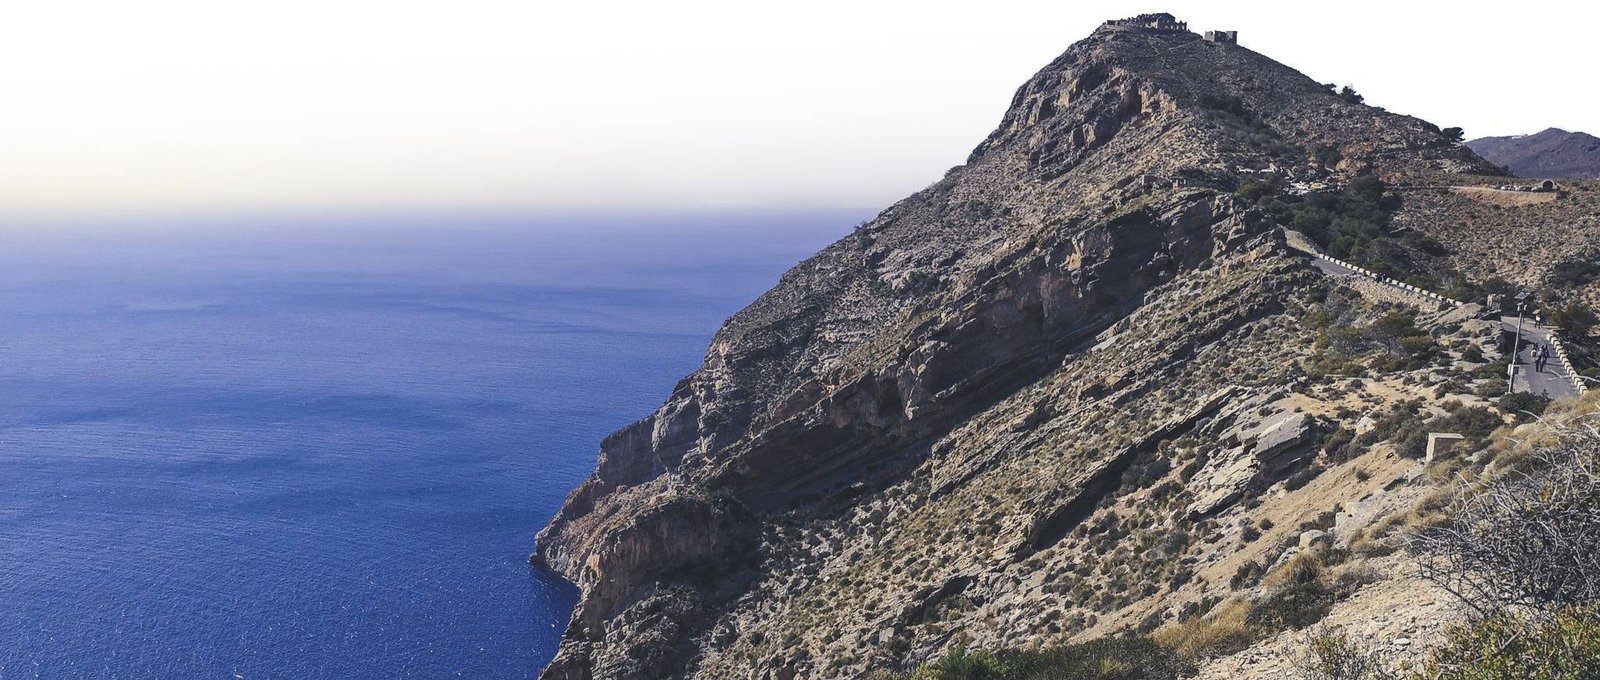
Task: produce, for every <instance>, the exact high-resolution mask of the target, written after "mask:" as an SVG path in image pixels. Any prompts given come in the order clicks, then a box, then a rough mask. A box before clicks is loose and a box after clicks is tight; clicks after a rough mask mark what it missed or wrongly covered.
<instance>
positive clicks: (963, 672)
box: [901, 637, 1195, 680]
mask: <svg viewBox="0 0 1600 680" xmlns="http://www.w3.org/2000/svg"><path fill="white" fill-rule="evenodd" d="M1194 670H1195V669H1194V666H1193V665H1191V664H1189V663H1188V662H1186V661H1184V660H1183V658H1182V657H1180V656H1179V655H1178V653H1177V652H1176V651H1174V650H1173V649H1172V648H1170V647H1167V646H1164V645H1162V644H1160V643H1158V642H1155V641H1154V640H1151V639H1150V638H1147V637H1110V638H1100V639H1097V640H1090V641H1089V642H1084V643H1080V644H1072V645H1062V646H1059V647H1047V648H1044V649H1040V650H1021V649H1003V650H999V651H995V652H989V651H983V650H979V651H971V650H967V649H965V648H962V647H957V648H955V649H951V650H950V651H948V652H945V654H944V656H941V657H939V659H937V660H935V661H934V662H933V663H930V664H928V665H926V666H923V667H922V668H919V669H917V670H916V671H914V672H912V673H911V674H910V676H901V677H909V678H910V680H1056V679H1058V678H1074V679H1081V680H1178V678H1183V677H1187V676H1188V675H1190V674H1192V673H1194Z"/></svg>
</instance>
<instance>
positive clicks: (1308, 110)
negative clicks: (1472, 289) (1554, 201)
mask: <svg viewBox="0 0 1600 680" xmlns="http://www.w3.org/2000/svg"><path fill="white" fill-rule="evenodd" d="M1152 25H1154V24H1152ZM1500 174H1501V173H1500V171H1499V170H1498V169H1497V168H1495V167H1494V166H1492V165H1490V164H1489V163H1487V162H1485V161H1484V160H1483V159H1481V158H1479V157H1478V156H1477V155H1476V154H1474V153H1473V152H1472V151H1471V150H1469V149H1468V148H1466V147H1463V146H1461V145H1459V144H1456V143H1453V142H1452V141H1451V139H1450V138H1449V137H1448V136H1447V135H1445V134H1443V133H1442V132H1441V131H1440V130H1439V128H1437V127H1436V126H1434V125H1432V124H1430V123H1428V122H1425V121H1422V120H1418V119H1416V118H1411V117H1408V116H1403V115H1398V114H1393V113H1389V112H1386V111H1384V110H1382V109H1378V108H1374V107H1371V106H1367V105H1364V104H1362V103H1360V101H1359V98H1358V97H1352V96H1350V95H1349V94H1348V93H1347V94H1344V95H1341V94H1340V93H1337V92H1334V91H1332V90H1331V89H1330V88H1328V87H1327V86H1324V85H1322V84H1319V83H1317V82H1316V81H1313V80H1311V79H1309V78H1307V77H1306V76H1304V75H1302V74H1300V73H1298V72H1296V71H1295V70H1293V69H1291V68H1289V67H1287V66H1284V65H1282V64H1279V63H1277V62H1275V61H1273V60H1271V59H1269V58H1267V57H1265V56H1263V55H1261V54H1258V53H1256V52H1253V51H1251V50H1250V49H1248V48H1246V47H1243V46H1240V45H1237V44H1231V43H1228V42H1212V41H1209V40H1205V39H1202V37H1201V36H1200V35H1197V34H1195V33H1191V32H1189V31H1187V30H1184V29H1181V28H1161V27H1157V28H1147V27H1141V26H1139V25H1127V24H1112V23H1108V24H1107V25H1105V26H1102V27H1101V28H1099V29H1098V30H1096V31H1095V32H1094V33H1093V34H1092V35H1090V36H1089V37H1088V38H1086V39H1084V40H1082V41H1080V42H1078V43H1076V44H1074V45H1072V46H1071V47H1070V48H1069V49H1068V50H1067V51H1066V53H1064V54H1062V55H1061V56H1060V57H1059V58H1057V59H1056V60H1055V61H1053V62H1051V63H1050V64H1049V65H1047V66H1045V67H1044V68H1043V69H1042V70H1040V71H1039V72H1038V73H1037V74H1036V75H1034V76H1033V77H1032V78H1030V79H1029V80H1028V81H1027V82H1026V83H1024V84H1023V85H1022V86H1021V87H1020V88H1019V89H1018V90H1017V92H1016V95H1015V96H1014V97H1013V99H1012V101H1011V103H1010V106H1009V107H1008V108H1007V109H1006V111H1005V113H1004V115H1003V116H1002V118H1001V121H1000V124H999V126H998V127H997V128H996V129H995V130H994V132H993V133H991V134H990V135H989V136H988V137H987V138H986V139H984V140H983V141H982V142H981V143H979V144H978V146H977V147H976V148H975V149H974V150H973V152H972V154H971V156H970V157H969V158H968V159H967V161H966V162H965V163H964V164H963V165H960V166H957V167H955V168H952V169H951V170H950V171H949V172H947V173H946V174H945V176H944V177H943V178H941V179H939V180H938V181H937V182H935V183H934V184H932V185H931V186H929V187H928V188H926V189H924V190H922V191H920V192H918V193H916V194H914V195H912V196H910V197H908V198H906V199H904V200H902V201H900V202H898V203H896V204H894V205H893V206H890V207H889V208H888V209H886V210H884V211H883V212H882V213H881V214H880V215H878V216H877V217H876V218H875V219H873V220H871V221H870V222H868V223H866V224H864V225H862V226H861V227H860V228H859V229H858V230H857V231H856V232H855V233H854V234H852V235H850V236H848V237H846V238H844V239H842V240H840V241H839V242H837V243H834V244H833V245H831V246H829V247H827V248H826V249H824V250H823V251H822V252H820V253H818V254H817V255H815V256H814V257H812V258H810V259H808V260H806V261H805V262H802V263H801V264H799V265H797V266H796V267H795V268H794V269H792V270H791V271H789V272H788V273H787V274H785V275H784V276H783V278H782V280H781V281H780V282H779V283H778V284H777V285H776V286H775V287H774V288H773V289H772V290H770V291H768V292H767V293H765V294H764V295H762V296H761V297H760V298H759V299H758V300H756V301H755V302H754V303H752V304H751V305H750V306H749V307H747V308H746V309H744V310H743V311H741V312H739V313H738V314H736V315H735V316H734V317H733V318H731V319H730V320H728V322H727V323H726V325H725V326H724V327H723V328H722V329H721V330H720V331H719V332H718V333H717V335H716V337H715V338H714V340H713V341H712V343H711V347H710V348H709V350H708V351H707V354H706V358H705V363H704V365H703V366H702V367H701V368H700V369H699V370H697V371H695V372H694V373H693V374H691V375H689V376H687V377H685V378H684V379H683V380H682V381H681V382H679V383H678V385H677V386H676V388H675V389H674V390H673V393H672V395H671V396H670V397H669V398H668V399H667V401H666V403H664V404H663V405H662V406H661V407H660V408H659V409H657V410H656V411H655V412H654V413H651V414H649V415H647V416H646V417H644V418H643V419H641V420H639V421H638V422H635V423H633V424H632V425H630V426H628V427H626V428H624V429H622V430H621V431H619V432H617V433H615V434H613V435H611V436H610V437H608V438H606V439H605V441H604V442H602V444H601V447H600V456H599V462H598V464H597V466H596V469H595V472H594V474H593V475H592V476H591V477H590V478H589V479H588V480H587V481H585V482H584V483H583V484H582V485H581V486H580V487H579V488H577V489H576V490H574V491H573V492H572V494H571V495H570V496H569V498H568V499H567V501H566V504H565V506H564V507H563V508H562V509H561V511H560V512H559V514H558V515H557V516H556V517H555V518H554V519H553V520H552V521H551V523H550V525H549V526H548V527H547V528H546V529H545V530H544V531H543V532H541V533H540V534H539V536H538V538H537V541H536V552H535V554H534V556H533V559H534V561H535V562H537V563H539V564H542V565H544V566H547V567H548V568H550V569H553V570H555V571H556V572H558V573H560V574H562V575H563V576H565V577H566V578H568V579H570V580H571V581H572V582H574V583H576V584H577V585H578V586H579V587H580V588H581V591H582V599H581V601H580V603H579V604H578V607H577V609H576V611H575V612H574V614H573V617H572V621H571V624H570V625H569V627H568V628H567V630H566V633H565V637H564V639H563V642H562V645H561V648H560V651H559V653H558V655H557V657H556V659H555V660H554V661H553V662H552V663H551V664H550V666H549V667H548V668H547V669H546V670H545V672H544V676H543V677H545V678H548V679H587V678H669V677H696V678H730V677H741V678H743V677H750V678H835V677H860V676H864V675H867V674H869V673H874V672H893V671H903V670H907V669H910V668H913V667H915V666H917V665H918V664H921V663H924V662H926V661H928V660H929V659H932V658H935V657H936V656H938V655H939V654H940V653H942V652H943V651H944V650H946V649H948V648H950V647H951V646H952V645H956V644H969V645H977V646H987V647H1003V646H1004V647H1027V646H1036V645H1049V644H1057V643H1061V642H1065V641H1070V640H1083V639H1090V638H1093V637H1096V636H1102V635H1107V634H1111V633H1115V632H1118V631H1124V630H1140V631H1149V630H1152V629H1156V628H1158V627H1161V626H1173V625H1178V624H1179V622H1180V621H1190V620H1193V617H1195V616H1196V615H1198V614H1205V613H1206V612H1211V611H1221V610H1222V608H1224V605H1221V604H1219V603H1223V602H1227V601H1230V600H1233V599H1239V598H1249V597H1251V592H1252V591H1251V589H1252V588H1260V587H1265V586H1260V585H1259V584H1260V583H1261V582H1262V574H1263V573H1265V572H1268V571H1270V570H1271V568H1272V567H1273V565H1275V564H1278V563H1280V562H1282V561H1284V560H1286V559H1288V558H1289V556H1290V555H1292V554H1293V553H1294V552H1295V551H1297V550H1301V549H1302V544H1304V546H1303V547H1304V549H1305V550H1307V551H1310V550H1312V549H1322V548H1321V546H1323V545H1324V541H1325V539H1326V542H1327V543H1328V544H1333V543H1334V542H1337V545H1338V546H1340V548H1339V549H1340V550H1344V551H1345V554H1351V553H1352V551H1354V552H1357V553H1360V554H1362V555H1367V556H1370V557H1371V558H1372V559H1375V560H1379V559H1397V558H1396V557H1394V556H1391V555H1389V553H1391V552H1393V549H1392V547H1390V548H1388V549H1385V548H1383V543H1382V542H1383V540H1384V538H1385V536H1386V535H1388V534H1387V532H1389V531H1391V530H1393V529H1394V527H1395V524H1394V523H1393V522H1391V523H1390V524H1389V525H1381V522H1382V521H1383V520H1385V519H1386V518H1390V517H1394V516H1400V515H1404V514H1405V513H1406V512H1409V511H1411V509H1412V505H1413V504H1414V503H1417V502H1419V499H1420V498H1423V497H1425V496H1426V495H1427V493H1428V491H1429V486H1428V484H1429V483H1428V481H1427V480H1428V479H1430V477H1428V476H1427V475H1425V474H1424V468H1422V467H1421V463H1420V462H1419V461H1418V460H1417V457H1419V456H1421V451H1420V449H1418V448H1417V447H1418V446H1420V445H1419V444H1417V443H1416V442H1417V437H1418V436H1420V435H1419V434H1418V433H1419V432H1423V433H1425V432H1426V431H1427V430H1426V429H1425V428H1426V427H1451V426H1453V425H1452V424H1453V423H1455V422H1456V421H1453V420H1449V419H1451V418H1459V419H1461V422H1463V423H1465V422H1467V420H1468V417H1467V416H1462V415H1459V414H1460V413H1465V412H1467V411H1471V413H1474V414H1476V413H1478V412H1479V411H1482V412H1485V413H1487V412H1488V411H1487V410H1485V409H1492V408H1493V404H1492V402H1489V401H1487V397H1492V396H1494V395H1493V394H1492V390H1493V389H1494V388H1495V386H1496V385H1501V386H1503V383H1504V377H1503V376H1504V373H1503V370H1500V371H1499V372H1496V370H1495V368H1494V367H1493V366H1488V368H1487V369H1486V370H1477V369H1478V368H1480V367H1483V366H1486V365H1487V363H1488V362H1492V361H1494V360H1495V359H1494V357H1495V356H1497V352H1498V349H1497V347H1498V344H1497V337H1498V336H1497V335H1496V331H1495V330H1493V329H1492V328H1491V326H1492V325H1493V324H1491V323H1490V322H1487V321H1477V320H1474V319H1473V316H1474V313H1475V312H1477V311H1481V309H1479V308H1458V307H1454V306H1450V305H1442V306H1441V305H1439V304H1438V303H1436V302H1434V301H1432V300H1431V299H1428V298H1424V297H1419V296H1416V295H1414V294H1408V293H1406V291H1404V290H1403V289H1400V288H1392V290H1391V292H1392V293H1394V295H1393V296H1392V297H1386V296H1385V294H1384V293H1382V292H1381V291H1379V292H1378V293H1376V294H1374V293H1373V292H1372V291H1367V292H1365V293H1363V292H1362V291H1361V290H1360V289H1359V287H1356V288H1352V287H1351V286H1350V285H1349V280H1348V279H1341V278H1339V277H1336V276H1329V275H1328V274H1327V273H1326V272H1325V271H1323V270H1320V269H1318V268H1317V267H1314V266H1313V264H1312V261H1310V260H1308V259H1307V258H1305V257H1304V256H1303V254H1302V253H1300V252H1299V251H1296V250H1294V249H1292V248H1290V247H1288V245H1289V242H1288V241H1286V240H1285V233H1286V228H1288V229H1289V230H1303V231H1305V232H1306V233H1307V234H1309V236H1307V237H1305V238H1309V239H1311V240H1312V241H1314V242H1315V244H1314V246H1311V247H1316V248H1326V249H1329V250H1330V251H1333V252H1337V253H1338V254H1339V256H1340V257H1348V258H1351V259H1360V260H1361V261H1362V262H1364V263H1366V264H1367V266H1371V267H1373V268H1374V269H1377V268H1380V267H1381V268H1386V269H1388V270H1398V269H1410V270H1412V271H1415V272H1417V273H1418V274H1419V276H1420V275H1425V276H1426V277H1434V278H1429V279H1428V281H1429V282H1432V283H1435V284H1439V285H1443V283H1449V284H1450V285H1459V286H1466V285H1469V282H1467V281H1468V279H1470V278H1471V276H1469V275H1470V274H1471V273H1472V271H1474V270H1472V269H1471V268H1472V267H1474V266H1475V264H1474V262H1475V261H1474V260H1473V259H1472V258H1471V257H1463V256H1459V255H1458V254H1457V251H1456V250H1455V249H1453V248H1452V247H1450V246H1449V243H1448V239H1449V235H1448V233H1444V232H1430V230H1433V229H1436V228H1437V227H1436V226H1435V225H1434V223H1433V222H1431V221H1429V220H1427V219H1426V216H1427V214H1426V213H1425V212H1418V211H1417V210H1416V209H1414V208H1412V207H1411V203H1412V201H1410V199H1406V198H1404V197H1403V196H1402V194H1403V193H1405V192H1407V191H1413V192H1416V191H1434V190H1433V189H1423V187H1437V186H1443V185H1449V184H1454V183H1456V182H1457V181H1460V180H1459V178H1462V177H1471V178H1476V180H1474V181H1493V180H1495V179H1497V176H1498V175H1500ZM1430 195H1433V194H1430ZM1435 199H1436V200H1437V201H1441V202H1445V203H1450V202H1452V201H1456V202H1463V201H1464V202H1467V203H1471V201H1472V200H1474V199H1473V197H1470V196H1457V195H1454V194H1451V193H1450V192H1448V191H1444V192H1443V193H1442V194H1439V195H1437V196H1436V197H1435ZM1450 205H1456V203H1450ZM1435 207H1437V206H1435ZM1408 220H1409V222H1408ZM1396 225H1411V226H1405V227H1403V228H1400V229H1397V228H1396ZM1292 236H1295V238H1300V237H1299V236H1298V235H1292ZM1463 272H1465V273H1463ZM1440 277H1442V278H1440ZM1452 277H1460V279H1461V280H1459V281H1458V280H1456V279H1455V278H1452ZM1402 278H1403V277H1402ZM1416 280H1418V281H1421V280H1422V279H1416ZM1441 282H1443V283H1441ZM1378 287H1379V288H1381V287H1382V286H1378ZM1408 295H1409V297H1408ZM1474 295H1476V293H1474ZM1419 300H1420V302H1419ZM1502 369H1503V367H1502ZM1486 395H1487V396H1486ZM1471 409H1477V410H1476V411H1472V410H1471ZM1425 422H1426V423H1433V424H1434V425H1432V426H1425V425H1424V424H1423V423H1425ZM1441 423H1445V424H1441ZM1472 436H1482V435H1481V434H1474V435H1472ZM1425 438H1426V437H1424V439H1425ZM1419 480H1420V481H1419ZM1377 526H1384V527H1386V528H1375V529H1369V527H1377ZM1314 533H1315V534H1321V535H1322V538H1319V537H1318V536H1315V535H1311V534H1314ZM1330 564H1331V562H1330ZM1357 580H1358V581H1359V579H1357ZM1268 581H1269V582H1270V578H1269V579H1268ZM1342 582H1343V581H1341V583H1342ZM1395 583H1396V584H1395V585H1393V587H1396V588H1398V587H1400V586H1399V585H1398V583H1399V582H1395ZM1358 585H1359V584H1358ZM1406 587H1408V588H1409V587H1410V586H1406ZM1401 592H1409V593H1412V594H1411V595H1409V596H1404V597H1402V598H1401V599H1406V598H1407V597H1409V598H1411V599H1415V600H1417V601H1419V602H1421V601H1424V600H1426V601H1427V602H1429V603H1432V602H1434V600H1433V599H1429V598H1442V596H1441V595H1439V594H1438V593H1437V592H1426V591H1423V590H1415V591H1401ZM1389 596H1390V597H1391V599H1392V598H1393V596H1394V593H1393V592H1390V594H1389ZM1350 601H1351V602H1363V600H1361V599H1360V596H1356V597H1353V598H1351V599H1350ZM1440 601H1442V600H1440ZM1367 602H1368V605H1363V606H1373V607H1378V608H1380V609H1381V608H1382V607H1384V606H1388V607H1389V609H1388V611H1390V612H1392V611H1393V606H1392V602H1391V603H1390V604H1389V605H1383V604H1381V602H1380V601H1378V600H1370V601H1367ZM1374 603H1377V604H1374ZM1341 606H1345V605H1341ZM1350 606H1355V605H1350ZM1334 611H1335V613H1334V615H1333V616H1334V617H1335V618H1337V617H1338V616H1346V617H1347V618H1349V619H1351V620H1357V621H1360V622H1361V624H1362V625H1367V626H1384V625H1390V619H1389V614H1384V615H1383V616H1366V615H1352V614H1349V613H1348V612H1346V613H1345V614H1340V613H1339V612H1340V611H1342V610H1337V609H1336V610H1334ZM1434 623H1435V624H1437V623H1438V621H1436V620H1435V621H1434ZM1393 625H1395V626H1405V625H1413V629H1414V628H1415V621H1414V620H1413V621H1412V623H1411V624H1406V623H1404V622H1396V623H1394V624H1393ZM1395 630H1401V631H1402V632H1400V633H1395V634H1396V635H1405V636H1407V638H1406V639H1407V640H1408V644H1409V639H1410V638H1411V637H1419V639H1420V637H1421V636H1422V635H1424V634H1425V632H1426V631H1423V632H1416V631H1415V630H1413V632H1409V633H1407V632H1403V629H1399V628H1397V629H1395ZM1389 632H1393V631H1391V630H1390V629H1389V628H1381V629H1375V632H1373V634H1376V635H1383V634H1387V633H1389ZM1244 644H1245V646H1248V645H1249V644H1250V642H1249V641H1245V642H1244ZM1241 649H1242V647H1241ZM1229 651H1238V649H1232V650H1229ZM1218 663H1222V662H1218ZM1217 668H1223V666H1217ZM1217 672H1223V671H1217ZM1240 672H1241V671H1239V670H1238V669H1232V670H1228V671H1226V674H1231V676H1232V677H1240ZM1248 675H1249V673H1245V676H1248Z"/></svg>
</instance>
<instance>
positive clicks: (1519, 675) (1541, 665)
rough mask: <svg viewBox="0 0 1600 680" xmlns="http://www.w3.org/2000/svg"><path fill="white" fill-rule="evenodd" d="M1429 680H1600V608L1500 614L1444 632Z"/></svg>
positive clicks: (1428, 670)
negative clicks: (1547, 615)
mask: <svg viewBox="0 0 1600 680" xmlns="http://www.w3.org/2000/svg"><path fill="white" fill-rule="evenodd" d="M1422 678H1425V679H1426V680H1511V679H1513V678H1515V679H1517V680H1587V679H1591V678H1600V611H1597V610H1594V609H1568V610H1566V611H1563V612H1561V613H1560V614H1558V615H1556V616H1555V617H1553V618H1551V619H1548V620H1544V619H1538V618H1534V617H1530V616H1521V615H1514V614H1510V613H1500V614H1497V615H1494V616H1490V617H1487V618H1484V619H1483V620H1480V621H1477V622H1475V623H1471V624H1467V625H1464V626H1458V627H1456V628H1453V629H1451V630H1450V631H1449V633H1447V634H1446V639H1445V643H1444V645H1442V646H1440V647H1439V648H1438V649H1436V650H1434V652H1433V655H1432V657H1431V658H1430V659H1429V660H1428V661H1427V663H1426V664H1425V665H1424V670H1423V673H1422Z"/></svg>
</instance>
